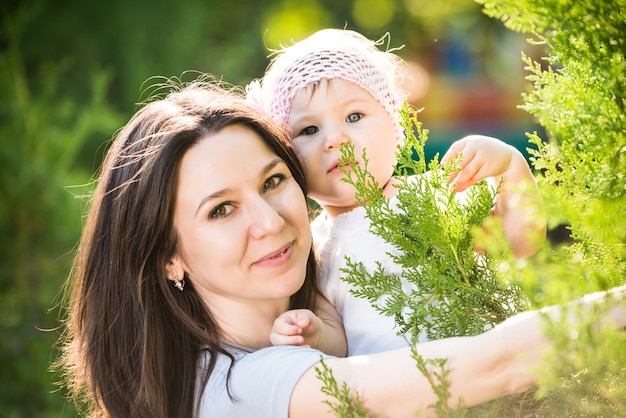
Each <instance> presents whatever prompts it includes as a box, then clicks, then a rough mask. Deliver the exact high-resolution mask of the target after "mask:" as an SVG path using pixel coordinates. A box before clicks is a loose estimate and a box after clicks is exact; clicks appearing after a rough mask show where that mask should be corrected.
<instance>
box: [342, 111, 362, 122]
mask: <svg viewBox="0 0 626 418" xmlns="http://www.w3.org/2000/svg"><path fill="white" fill-rule="evenodd" d="M361 117H363V114H362V113H350V114H349V115H348V117H347V118H346V122H348V123H352V122H358V121H359V120H361Z"/></svg>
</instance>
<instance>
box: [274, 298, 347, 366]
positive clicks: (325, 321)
mask: <svg viewBox="0 0 626 418" xmlns="http://www.w3.org/2000/svg"><path fill="white" fill-rule="evenodd" d="M316 310H317V312H318V314H319V316H318V315H315V314H314V313H313V312H311V311H310V310H308V309H293V310H290V311H287V312H284V313H283V314H281V315H280V316H279V317H278V318H276V320H275V321H274V327H273V328H272V332H271V333H270V342H271V343H272V345H304V346H309V347H312V348H316V349H318V350H320V351H323V352H324V353H326V354H330V355H333V356H337V357H345V356H346V354H347V351H348V349H347V343H346V334H345V332H344V329H343V324H342V322H341V317H340V316H339V314H338V313H337V311H336V309H335V307H334V306H332V305H331V304H330V302H328V301H327V300H326V299H324V298H321V297H320V300H319V301H318V303H317V306H316Z"/></svg>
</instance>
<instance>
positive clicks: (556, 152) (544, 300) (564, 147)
mask: <svg viewBox="0 0 626 418" xmlns="http://www.w3.org/2000/svg"><path fill="white" fill-rule="evenodd" d="M478 2H479V3H481V4H482V5H483V6H484V12H485V13H486V14H487V15H488V16H491V17H494V18H497V19H500V20H502V21H503V22H504V24H505V25H506V27H508V28H509V29H512V30H515V31H519V32H522V33H525V34H528V35H529V42H530V43H531V44H533V45H538V46H541V47H542V48H543V49H544V53H545V54H546V56H545V57H543V58H541V59H537V58H533V57H531V56H528V55H525V54H522V59H523V60H524V62H525V63H526V65H527V70H528V71H529V76H528V80H529V81H530V82H531V83H532V90H530V91H529V92H528V93H526V94H524V95H523V98H524V105H523V106H522V107H523V108H524V109H525V110H526V111H528V112H529V113H530V114H532V115H533V116H534V117H535V118H536V120H537V121H538V122H539V123H540V124H541V125H542V126H543V127H544V128H545V132H546V135H547V137H546V138H541V137H540V136H539V134H537V133H531V134H528V136H529V139H530V144H531V145H533V146H534V147H535V149H530V150H529V152H530V153H531V156H532V158H531V163H532V165H533V168H534V169H535V170H536V176H537V178H538V182H539V184H540V187H541V189H542V193H543V194H544V199H545V204H546V209H547V215H548V225H549V226H551V227H554V226H556V225H559V224H565V225H567V228H568V229H569V230H570V231H571V234H570V237H569V241H567V242H566V243H564V244H559V245H557V244H553V245H550V243H547V244H548V245H546V246H544V248H543V249H542V250H541V251H540V252H539V253H538V254H537V255H535V256H534V257H532V258H531V259H530V260H526V261H515V260H513V259H512V258H511V257H510V254H507V251H506V250H505V249H504V250H503V248H504V247H501V246H500V245H498V244H493V243H492V244H490V245H488V246H486V248H487V250H488V251H487V255H486V257H485V259H484V261H481V262H478V261H476V259H475V257H473V256H470V255H471V254H472V253H473V247H472V244H471V242H472V236H476V237H477V236H479V235H480V234H478V231H479V230H478V229H477V227H478V225H480V219H481V216H484V215H485V212H484V211H485V209H488V208H489V207H488V206H489V205H487V204H486V203H487V201H488V200H487V198H486V197H485V195H484V193H485V191H484V189H483V188H484V187H485V186H479V191H478V192H477V195H476V196H474V197H472V196H470V197H469V198H468V207H472V208H474V209H475V211H476V213H475V214H471V215H470V213H471V211H470V212H467V217H464V216H462V213H463V211H462V210H461V211H460V212H457V211H456V208H454V205H453V208H452V210H450V209H446V210H442V208H446V204H449V203H451V202H453V200H451V199H449V196H448V195H447V194H446V189H445V188H441V187H440V186H438V185H441V184H445V182H442V179H443V178H445V175H446V174H445V171H442V170H439V169H438V162H437V161H436V159H435V160H434V161H433V162H432V163H431V164H429V166H428V167H425V163H424V162H423V156H420V148H421V147H423V143H424V140H425V138H426V134H427V133H426V132H425V131H424V130H422V129H421V127H420V125H419V124H416V127H417V129H416V132H417V137H418V141H416V142H414V143H413V146H414V148H415V150H416V151H417V157H418V158H417V164H418V165H417V166H413V165H411V164H412V163H411V162H410V161H409V159H408V158H409V157H408V156H411V158H413V154H412V153H409V152H408V151H407V150H405V151H404V152H403V153H402V155H401V158H402V160H401V164H400V167H406V168H410V169H414V170H415V171H416V173H418V175H417V176H415V178H416V182H415V183H413V182H404V183H403V184H402V186H401V191H400V193H399V198H398V201H399V202H398V205H397V206H392V205H391V204H390V203H389V202H388V201H386V200H385V199H383V197H382V194H381V193H380V192H378V193H376V192H375V190H374V189H372V188H371V185H370V186H368V184H369V183H371V180H369V179H367V176H365V175H364V174H362V173H360V174H358V175H357V176H355V177H353V178H352V179H351V180H350V182H352V183H353V184H355V186H356V187H357V190H359V191H358V193H357V196H358V197H359V199H361V201H362V202H364V203H366V204H367V205H368V206H369V207H368V215H369V216H370V218H371V220H372V231H373V232H374V233H376V234H378V235H380V236H381V237H383V238H384V239H386V240H387V241H389V242H390V243H392V244H393V245H395V246H397V247H398V248H400V249H402V251H403V256H402V257H398V258H397V261H398V262H400V263H401V264H402V265H403V266H404V267H405V269H406V278H407V280H411V281H412V282H413V283H414V284H415V285H416V286H417V288H418V289H425V290H424V291H423V292H420V290H416V289H415V288H413V287H410V291H409V292H406V283H405V282H404V281H403V280H398V278H394V277H386V276H384V274H383V272H382V271H375V272H373V273H372V272H369V273H368V272H366V271H365V270H364V269H363V268H362V266H360V265H358V264H354V263H351V264H350V265H349V268H348V269H347V272H348V273H349V278H348V279H347V280H348V281H349V282H351V283H354V284H355V285H357V286H359V288H360V289H359V290H357V291H356V294H357V295H358V296H361V297H366V298H368V299H369V300H370V302H372V303H373V304H374V306H375V307H376V308H377V309H379V310H381V311H382V312H386V313H388V314H390V315H392V316H393V317H394V318H395V319H396V321H397V322H398V323H399V324H401V325H402V327H403V328H402V329H403V331H407V332H409V334H413V337H414V336H415V334H419V333H420V332H424V330H425V329H426V330H428V331H426V334H427V335H428V336H429V337H431V338H432V337H437V336H444V335H455V332H459V333H466V334H471V333H475V332H480V327H479V326H476V327H474V326H468V324H466V323H464V322H463V321H462V320H461V318H460V315H457V314H456V309H457V307H458V308H460V299H461V295H463V297H465V298H467V296H468V295H470V296H472V298H471V299H468V300H469V302H468V304H467V305H465V306H463V308H461V309H463V310H465V313H466V314H468V315H476V316H477V317H478V318H480V319H481V320H486V321H485V323H484V327H485V328H487V327H488V326H489V325H490V324H491V322H490V321H491V320H493V321H494V323H495V322H498V321H499V320H501V319H503V318H505V317H506V316H507V315H510V314H511V313H513V312H515V311H516V310H518V309H522V308H525V307H526V300H527V301H528V303H529V305H530V307H532V308H539V307H541V306H545V305H549V304H554V303H564V302H567V301H568V300H571V299H573V298H574V297H578V296H581V295H582V294H585V293H589V292H592V291H597V290H605V289H607V288H610V287H613V286H617V285H621V284H624V283H625V282H626V186H625V184H626V113H625V107H626V19H625V17H626V2H625V1H624V0H613V1H609V2H607V1H604V0H590V1H587V2H571V1H563V0H546V1H543V2H541V3H537V2H533V1H530V0H478ZM405 120H410V118H407V115H405ZM348 154H349V153H348ZM348 160H349V158H348ZM426 168H428V169H429V171H430V172H432V175H430V176H423V175H422V176H420V173H423V172H424V171H425V170H426ZM435 169H437V170H435ZM356 171H357V172H358V170H356ZM400 174H401V175H405V174H407V171H406V170H405V171H401V172H400ZM439 176H441V178H439ZM368 182H369V183H368ZM405 189H406V191H405ZM409 190H411V191H409ZM481 196H482V197H481ZM429 199H430V200H431V201H430V202H429V203H426V201H427V200H429ZM454 204H456V203H454ZM444 215H445V216H444ZM470 225H473V227H472V228H469V229H468V230H469V231H471V233H470V234H469V235H464V234H463V233H460V230H461V229H462V228H463V227H468V226H470ZM492 233H493V232H492ZM457 255H460V257H459V260H463V262H462V263H459V262H457V259H456V256H457ZM472 259H474V261H475V264H472ZM444 260H448V262H449V263H451V265H453V266H454V268H448V269H444V268H442V266H445V265H446V264H445V261H444ZM466 263H467V264H466ZM468 266H470V267H469V268H468ZM466 273H467V274H466ZM429 275H431V278H432V279H434V280H432V282H431V281H430V279H429V277H428V276H429ZM466 277H468V278H469V277H471V278H472V279H473V280H476V281H477V282H479V281H485V283H481V285H483V286H486V287H487V288H490V287H491V286H494V287H497V286H500V287H501V289H503V291H511V293H510V294H509V295H508V296H503V297H502V298H501V299H493V300H491V299H489V298H482V297H477V298H473V296H475V295H474V293H473V291H469V289H472V290H473V289H474V287H473V286H475V283H477V282H472V281H469V280H465V278H466ZM409 278H410V279H409ZM468 282H469V283H468ZM452 283H453V285H452ZM468 284H469V285H471V286H468ZM403 285H404V287H403ZM449 285H450V288H448V289H446V287H447V286H449ZM464 286H467V288H465V287H464ZM457 289H463V290H460V291H458V290H457ZM520 289H521V291H523V294H524V296H525V297H526V298H527V299H525V298H524V297H521V294H520V293H519V291H520ZM451 290H454V294H455V296H454V297H455V304H454V305H450V307H449V308H446V306H445V305H446V303H447V298H449V297H451V296H450V295H451V294H452V293H450V291H451ZM440 291H443V293H438V292H440ZM429 295H438V296H437V297H436V298H434V299H431V298H429ZM412 299H413V300H412ZM434 300H436V302H433V303H431V301H434ZM507 302H511V303H508V304H507ZM419 304H422V305H423V306H421V307H420V306H419ZM472 304H475V305H473V306H472ZM442 305H443V306H442ZM435 309H443V311H442V312H444V311H445V309H448V310H449V312H448V314H449V315H450V317H447V318H444V315H443V314H442V315H441V316H438V317H436V316H433V310H435ZM603 310H606V306H605V307H598V306H596V307H595V308H594V309H589V308H587V309H584V310H583V309H582V308H581V307H580V306H566V307H565V308H564V312H567V313H569V315H564V316H563V319H561V320H554V321H550V322H548V321H546V332H547V335H548V336H549V337H550V339H551V340H552V341H553V346H554V348H553V349H552V350H550V351H549V352H547V353H546V354H545V359H544V362H543V364H542V365H541V373H540V380H539V385H538V387H537V389H533V390H531V391H529V392H527V393H525V394H522V395H519V396H513V397H507V398H503V399H500V400H496V401H494V402H490V403H487V404H484V405H480V406H478V407H475V408H471V409H466V410H462V409H458V410H454V411H451V410H450V409H448V407H447V406H446V401H448V400H449V399H448V393H447V390H446V384H447V382H446V380H445V373H446V369H445V362H441V363H440V364H430V363H426V362H425V361H424V359H420V358H419V356H418V355H417V353H415V358H416V364H417V367H418V369H419V370H420V371H421V372H422V373H423V374H424V375H425V376H426V377H427V378H429V379H430V381H431V384H432V386H433V388H434V390H435V391H436V393H437V394H438V396H439V401H438V402H437V403H436V404H435V405H431V406H430V408H432V409H433V410H434V411H435V412H436V413H437V414H438V415H439V416H457V417H458V416H480V417H496V416H507V417H508V416H516V417H522V416H539V417H553V416H566V417H589V416H594V417H596V416H597V417H600V416H621V415H623V414H624V412H625V411H626V386H625V385H624V383H623V382H624V381H626V350H624V343H625V342H626V341H625V340H626V336H625V335H624V331H623V330H618V329H615V328H612V327H600V326H598V325H597V323H598V318H599V316H600V315H601V314H602V311H603ZM489 312H491V314H492V317H491V318H490V317H489ZM435 318H436V319H435ZM571 318H577V322H576V323H574V322H571ZM429 320H434V321H433V322H436V323H439V321H441V320H445V321H448V322H447V323H446V325H445V326H441V327H439V328H437V327H429V326H428V325H426V328H424V325H423V324H424V323H425V322H426V323H428V321H429ZM479 322H480V321H478V323H479ZM592 324H593V325H592ZM455 326H457V327H458V329H457V330H456V331H455V330H454V327H455Z"/></svg>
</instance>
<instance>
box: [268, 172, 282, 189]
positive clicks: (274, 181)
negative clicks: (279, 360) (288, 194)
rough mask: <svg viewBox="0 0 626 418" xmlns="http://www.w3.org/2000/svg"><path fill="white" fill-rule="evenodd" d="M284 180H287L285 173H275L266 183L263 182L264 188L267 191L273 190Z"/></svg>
mask: <svg viewBox="0 0 626 418" xmlns="http://www.w3.org/2000/svg"><path fill="white" fill-rule="evenodd" d="M283 180H285V176H284V175H282V174H276V175H273V176H272V177H270V178H268V179H267V180H265V183H263V190H265V191H267V190H272V189H274V188H276V187H277V186H278V185H279V184H281V183H282V182H283Z"/></svg>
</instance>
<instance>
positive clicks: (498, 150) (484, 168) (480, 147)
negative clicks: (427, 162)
mask: <svg viewBox="0 0 626 418" xmlns="http://www.w3.org/2000/svg"><path fill="white" fill-rule="evenodd" d="M459 153H461V155H462V159H461V161H459V168H460V170H457V171H455V172H453V173H452V174H451V175H450V178H449V179H448V182H449V183H453V184H454V186H455V188H456V191H457V192H462V191H463V190H465V189H467V188H468V187H470V186H472V185H474V184H476V183H478V182H479V181H480V180H482V179H484V178H487V177H495V176H500V175H502V174H504V173H505V172H506V171H507V170H508V169H509V168H510V167H511V165H512V164H513V162H514V160H515V159H516V158H517V159H519V158H520V157H521V158H522V159H523V158H524V157H523V156H522V155H521V153H520V152H519V151H517V149H515V148H514V147H513V146H511V145H508V144H506V143H504V142H502V141H500V140H499V139H496V138H491V137H488V136H482V135H470V136H466V137H465V138H463V139H460V140H458V141H456V142H455V143H454V144H452V146H450V148H449V149H448V151H447V152H446V154H445V155H444V156H443V158H442V159H441V165H442V166H445V165H446V164H449V163H450V162H451V161H452V160H454V158H456V157H457V156H458V155H459Z"/></svg>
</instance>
